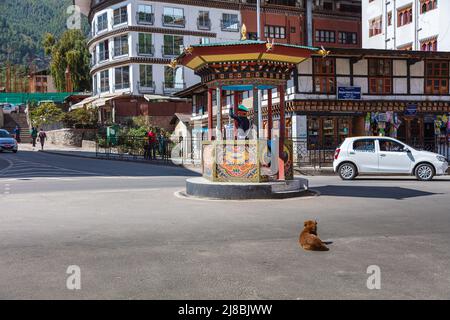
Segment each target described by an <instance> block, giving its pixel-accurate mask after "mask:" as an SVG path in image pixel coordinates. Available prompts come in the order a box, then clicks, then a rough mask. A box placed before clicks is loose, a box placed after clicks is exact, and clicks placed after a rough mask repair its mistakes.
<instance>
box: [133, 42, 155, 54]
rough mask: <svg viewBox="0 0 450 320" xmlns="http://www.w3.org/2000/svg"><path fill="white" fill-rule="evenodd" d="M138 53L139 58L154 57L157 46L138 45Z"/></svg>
mask: <svg viewBox="0 0 450 320" xmlns="http://www.w3.org/2000/svg"><path fill="white" fill-rule="evenodd" d="M136 52H137V55H138V56H146V57H153V55H154V54H155V46H153V45H142V44H140V43H138V44H137V45H136Z"/></svg>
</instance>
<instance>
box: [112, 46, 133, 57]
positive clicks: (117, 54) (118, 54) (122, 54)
mask: <svg viewBox="0 0 450 320" xmlns="http://www.w3.org/2000/svg"><path fill="white" fill-rule="evenodd" d="M128 56H129V53H128V48H127V50H126V51H122V50H121V49H115V50H114V55H113V59H121V58H126V57H128Z"/></svg>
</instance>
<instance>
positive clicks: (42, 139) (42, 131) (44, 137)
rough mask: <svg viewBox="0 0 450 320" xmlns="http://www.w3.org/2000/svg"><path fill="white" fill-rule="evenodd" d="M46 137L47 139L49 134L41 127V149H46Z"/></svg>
mask: <svg viewBox="0 0 450 320" xmlns="http://www.w3.org/2000/svg"><path fill="white" fill-rule="evenodd" d="M45 139H47V134H46V133H45V131H44V129H42V128H41V130H40V131H39V141H40V142H41V150H44V144H45Z"/></svg>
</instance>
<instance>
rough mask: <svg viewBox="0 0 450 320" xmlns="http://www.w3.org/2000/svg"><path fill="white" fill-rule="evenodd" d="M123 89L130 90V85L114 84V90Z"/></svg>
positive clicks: (126, 83) (124, 83)
mask: <svg viewBox="0 0 450 320" xmlns="http://www.w3.org/2000/svg"><path fill="white" fill-rule="evenodd" d="M123 89H130V83H129V82H123V83H116V84H114V90H123Z"/></svg>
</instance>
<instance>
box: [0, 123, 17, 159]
mask: <svg viewBox="0 0 450 320" xmlns="http://www.w3.org/2000/svg"><path fill="white" fill-rule="evenodd" d="M17 150H18V146H17V141H16V139H14V138H13V137H12V135H11V134H10V133H9V132H8V131H6V130H3V129H0V152H3V151H12V152H14V153H16V152H17Z"/></svg>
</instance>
